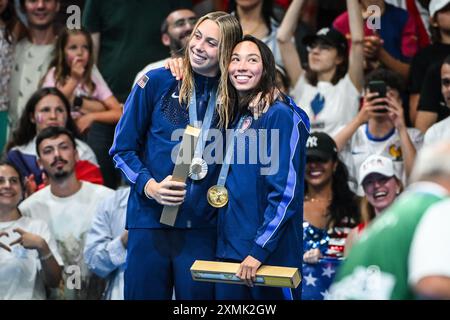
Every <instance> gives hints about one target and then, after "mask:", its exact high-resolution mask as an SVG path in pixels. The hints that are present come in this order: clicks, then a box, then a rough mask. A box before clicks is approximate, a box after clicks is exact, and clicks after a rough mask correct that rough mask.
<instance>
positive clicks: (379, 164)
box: [358, 155, 395, 185]
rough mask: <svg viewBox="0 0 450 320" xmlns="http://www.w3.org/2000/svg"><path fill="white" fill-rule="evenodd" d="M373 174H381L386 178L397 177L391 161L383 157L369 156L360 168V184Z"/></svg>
mask: <svg viewBox="0 0 450 320" xmlns="http://www.w3.org/2000/svg"><path fill="white" fill-rule="evenodd" d="M372 173H379V174H381V175H383V176H385V177H392V176H395V170H394V163H393V162H392V160H391V159H389V158H386V157H383V156H379V155H371V156H369V157H368V158H367V159H366V160H364V162H363V163H362V164H361V167H360V168H359V180H358V183H359V184H360V185H361V184H362V182H363V181H364V179H365V178H366V177H367V176H368V175H369V174H372Z"/></svg>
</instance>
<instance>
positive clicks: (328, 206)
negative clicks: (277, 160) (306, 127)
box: [303, 132, 360, 263]
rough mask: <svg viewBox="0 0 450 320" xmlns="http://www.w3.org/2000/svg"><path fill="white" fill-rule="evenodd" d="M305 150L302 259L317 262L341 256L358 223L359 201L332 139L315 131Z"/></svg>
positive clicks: (307, 261)
mask: <svg viewBox="0 0 450 320" xmlns="http://www.w3.org/2000/svg"><path fill="white" fill-rule="evenodd" d="M306 148H307V149H306V172H305V186H306V188H305V205H304V217H303V220H304V223H303V249H304V250H303V252H304V254H303V260H304V261H305V262H306V263H317V262H318V261H319V259H320V258H322V257H324V256H328V257H342V256H343V252H344V246H345V239H346V237H347V235H348V233H349V232H350V230H351V228H353V227H355V226H356V225H357V223H359V220H360V216H359V201H358V197H357V196H356V195H355V194H354V193H353V192H352V191H351V190H350V188H349V186H348V183H349V181H348V178H349V177H348V173H347V168H346V167H345V164H344V163H343V162H342V161H341V160H339V158H338V153H337V147H336V144H335V142H334V141H333V139H332V138H331V137H330V136H329V135H327V134H326V133H323V132H314V133H312V134H311V136H310V137H309V138H308V141H307V143H306Z"/></svg>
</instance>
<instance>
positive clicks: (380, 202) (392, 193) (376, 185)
mask: <svg viewBox="0 0 450 320" xmlns="http://www.w3.org/2000/svg"><path fill="white" fill-rule="evenodd" d="M362 186H363V189H364V193H365V194H366V197H367V200H368V201H369V203H370V204H371V205H372V206H373V207H374V208H375V211H376V212H377V213H380V212H381V211H383V210H384V209H386V208H387V207H388V206H390V205H391V203H392V202H394V200H395V198H396V196H397V194H398V193H399V192H400V184H399V182H398V181H397V179H396V178H395V177H386V176H384V175H382V174H379V173H371V174H369V175H368V176H367V177H366V178H364V180H363V182H362Z"/></svg>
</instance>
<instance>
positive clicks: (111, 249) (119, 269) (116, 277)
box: [84, 187, 130, 300]
mask: <svg viewBox="0 0 450 320" xmlns="http://www.w3.org/2000/svg"><path fill="white" fill-rule="evenodd" d="M129 195H130V188H129V187H127V188H120V189H118V190H117V191H115V193H114V194H113V195H112V196H109V197H107V198H105V199H104V200H103V201H102V202H101V203H100V204H99V205H98V207H97V210H96V213H95V217H94V220H93V222H92V226H91V229H90V230H89V231H88V233H87V235H86V245H85V247H84V259H85V262H86V265H87V266H88V268H89V270H91V271H92V272H94V273H95V274H97V275H98V276H100V277H102V278H105V279H106V280H107V284H106V290H105V292H104V293H103V299H107V300H123V299H124V294H123V293H124V292H123V290H124V277H123V274H124V272H125V261H126V256H127V245H128V230H125V218H126V211H127V204H128V196H129Z"/></svg>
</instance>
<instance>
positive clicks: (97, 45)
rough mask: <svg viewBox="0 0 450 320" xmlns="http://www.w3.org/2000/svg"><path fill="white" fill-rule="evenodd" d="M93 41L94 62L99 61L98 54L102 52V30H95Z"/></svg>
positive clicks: (92, 35)
mask: <svg viewBox="0 0 450 320" xmlns="http://www.w3.org/2000/svg"><path fill="white" fill-rule="evenodd" d="M91 37H92V43H93V45H94V48H93V49H94V50H93V53H94V63H96V64H97V63H98V54H99V52H100V32H94V33H92V34H91Z"/></svg>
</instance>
